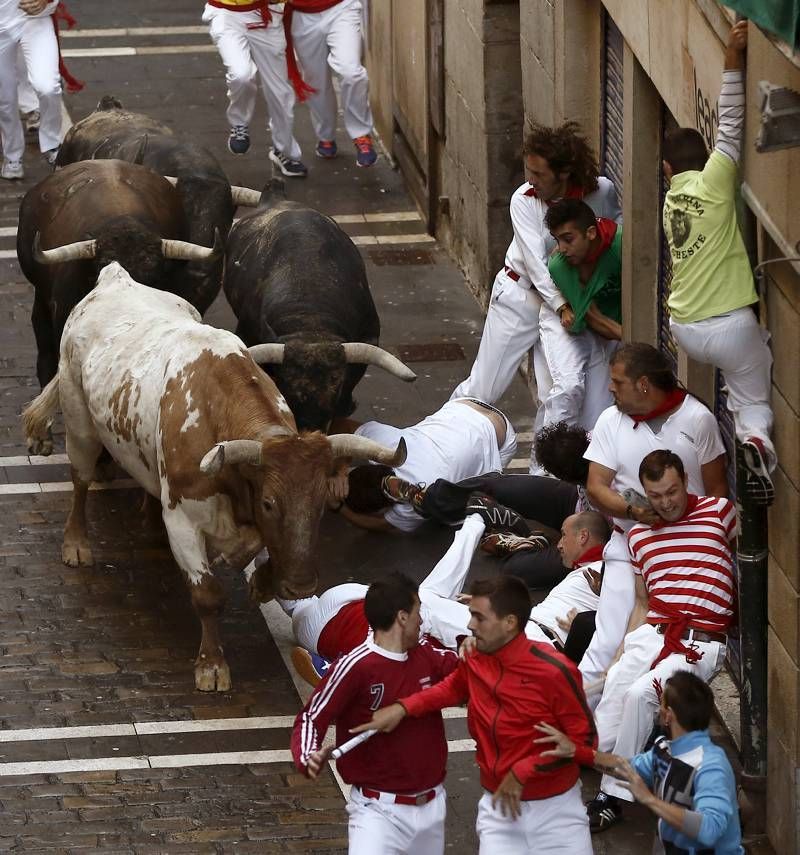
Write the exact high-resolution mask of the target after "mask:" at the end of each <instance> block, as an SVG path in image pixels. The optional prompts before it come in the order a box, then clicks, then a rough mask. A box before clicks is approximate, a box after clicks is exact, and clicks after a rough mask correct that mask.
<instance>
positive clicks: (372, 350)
mask: <svg viewBox="0 0 800 855" xmlns="http://www.w3.org/2000/svg"><path fill="white" fill-rule="evenodd" d="M342 348H343V349H344V358H345V360H346V361H347V362H357V363H361V364H362V365H377V366H378V368H383V370H384V371H388V372H389V373H390V374H394V376H395V377H399V378H400V379H401V380H405V381H406V383H411V381H412V380H416V379H417V375H416V374H415V373H414V372H413V371H412V370H411V369H410V368H409V367H408V366H407V365H406V364H405V363H404V362H401V361H400V360H399V359H398V358H397V357H396V356H392V354H391V353H389V352H388V351H386V350H384V349H383V348H382V347H376V346H375V345H374V344H365V343H364V342H363V341H348V342H345V343H344V344H343V345H342Z"/></svg>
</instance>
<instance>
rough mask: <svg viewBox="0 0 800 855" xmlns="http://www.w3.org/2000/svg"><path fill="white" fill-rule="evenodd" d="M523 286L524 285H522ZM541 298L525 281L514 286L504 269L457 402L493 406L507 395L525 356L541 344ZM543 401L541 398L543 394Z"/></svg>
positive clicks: (456, 394)
mask: <svg viewBox="0 0 800 855" xmlns="http://www.w3.org/2000/svg"><path fill="white" fill-rule="evenodd" d="M520 283H523V284H520ZM541 306H542V298H541V297H540V296H539V292H538V291H536V289H535V288H531V287H529V284H528V281H527V280H526V279H522V280H520V282H515V281H514V280H513V279H511V278H510V277H509V275H508V274H507V273H506V271H505V269H502V270H500V272H499V273H498V274H497V276H495V279H494V285H493V286H492V296H491V298H490V300H489V309H488V311H487V313H486V321H485V323H484V325H483V334H482V335H481V343H480V345H479V347H478V355H477V356H476V357H475V362H474V363H473V365H472V370H471V371H470V375H469V377H468V378H467V379H466V380H464V381H463V382H461V383H459V384H458V386H456V388H455V389H454V390H453V394H452V395H451V396H450V400H451V401H452V400H454V399H455V398H479V399H480V400H481V401H486V402H487V403H488V404H493V403H495V401H497V399H498V398H499V397H500V396H501V395H502V394H503V392H505V391H506V389H507V388H508V387H509V385H510V383H511V381H512V380H513V378H514V372H515V371H516V370H517V368H518V367H519V364H520V362H522V360H523V359H524V358H525V355H526V353H527V352H528V351H529V350H530V349H531V348H532V347H533V346H534V345H535V344H536V342H537V341H538V340H539V310H540V308H541ZM540 397H541V394H540Z"/></svg>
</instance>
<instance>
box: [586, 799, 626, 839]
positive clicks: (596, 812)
mask: <svg viewBox="0 0 800 855" xmlns="http://www.w3.org/2000/svg"><path fill="white" fill-rule="evenodd" d="M586 813H587V814H589V831H591V832H592V834H598V833H600V832H601V831H608V829H609V828H611V826H612V825H616V824H617V823H618V822H620V821H621V819H622V805H621V804H620V801H619V799H618V798H616V797H615V796H609V795H608V794H607V793H604V792H603V791H602V790H600V792H599V793H598V794H597V795H596V796H595V797H594V798H593V799H592V800H591V801H590V802H587V803H586Z"/></svg>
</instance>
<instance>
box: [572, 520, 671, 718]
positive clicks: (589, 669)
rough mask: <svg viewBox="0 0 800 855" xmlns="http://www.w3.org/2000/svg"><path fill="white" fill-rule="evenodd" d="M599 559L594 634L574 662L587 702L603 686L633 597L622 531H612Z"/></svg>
mask: <svg viewBox="0 0 800 855" xmlns="http://www.w3.org/2000/svg"><path fill="white" fill-rule="evenodd" d="M603 561H605V570H604V572H603V586H602V587H601V588H600V602H599V603H598V606H597V615H596V617H595V630H594V635H593V636H592V640H591V641H590V642H589V647H588V648H587V649H586V653H584V654H583V659H581V661H580V664H579V665H578V670H579V671H580V672H581V676H582V677H583V690H584V692H586V697H587V698H588V700H589V703H590V704H592V703H596V702H597V700H598V698H599V696H600V692H602V690H603V686H602V680H603V678H604V676H605V673H606V671H607V669H608V666H609V665H610V664H611V661H612V660H613V658H614V656H615V655H616V653H617V650H619V646H620V644H622V640H623V638H624V637H625V630H626V629H627V628H628V618H629V617H630V615H631V612H632V611H633V604H634V601H635V599H636V587H635V583H634V578H633V567H632V566H631V562H630V558H629V554H628V540H627V537H626V536H625V535H624V534H621V533H620V532H618V531H615V532H613V533H612V535H611V539H610V540H609V541H608V543H607V544H606V546H605V549H604V550H603ZM653 659H655V656H654V657H653ZM651 661H652V660H651Z"/></svg>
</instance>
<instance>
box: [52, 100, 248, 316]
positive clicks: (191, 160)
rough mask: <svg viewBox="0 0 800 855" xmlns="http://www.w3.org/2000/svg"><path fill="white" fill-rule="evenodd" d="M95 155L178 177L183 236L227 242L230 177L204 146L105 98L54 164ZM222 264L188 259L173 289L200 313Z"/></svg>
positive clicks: (214, 290) (66, 141)
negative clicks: (184, 223)
mask: <svg viewBox="0 0 800 855" xmlns="http://www.w3.org/2000/svg"><path fill="white" fill-rule="evenodd" d="M96 158H99V159H109V158H114V159H116V160H126V161H128V162H130V163H141V164H143V165H144V166H149V167H150V169H152V170H153V171H154V172H158V173H159V174H160V175H168V176H171V177H174V178H177V179H178V183H177V188H178V193H179V195H180V201H181V205H182V207H183V215H184V218H185V221H186V223H187V228H188V232H187V237H186V238H185V240H188V241H190V242H191V243H195V244H199V245H200V246H211V245H212V244H213V242H214V234H215V232H219V234H220V236H221V237H222V239H223V241H224V240H225V237H226V236H227V234H228V230H229V229H230V227H231V222H232V221H233V213H234V208H235V206H234V204H233V201H232V199H231V188H230V184H229V183H228V179H227V178H226V176H225V173H224V171H223V169H222V167H221V166H220V165H219V162H218V161H217V159H216V158H215V157H214V155H213V154H211V152H209V151H208V150H207V149H205V148H203V147H202V146H198V145H195V144H194V143H190V142H187V141H185V140H182V139H180V137H177V136H175V134H173V132H172V131H171V130H170V128H169V127H167V126H166V125H164V124H162V123H161V122H159V121H157V120H156V119H152V118H150V117H149V116H145V115H142V114H141V113H131V112H128V111H127V110H124V109H122V105H121V104H120V102H119V101H117V100H116V99H115V98H113V97H111V96H106V97H104V98H103V99H102V100H101V101H100V103H99V104H98V105H97V109H96V110H95V111H94V112H93V113H90V114H89V115H88V116H87V117H86V118H85V119H81V121H79V122H77V123H76V124H75V125H73V126H72V127H71V128H70V130H69V131H68V132H67V135H66V137H65V138H64V142H63V143H62V144H61V148H60V150H59V153H58V158H57V160H56V165H57V166H66V165H67V164H69V163H76V162H77V161H79V160H92V159H96ZM222 265H223V259H222V256H220V257H219V258H217V259H215V260H213V261H212V262H208V263H205V264H203V263H195V262H189V263H188V264H186V265H185V266H184V268H183V269H182V270H181V271H180V272H179V274H178V278H177V280H176V281H175V283H174V284H173V287H172V289H171V290H173V291H174V292H175V293H176V294H179V295H180V296H181V297H183V298H184V299H185V300H188V301H189V302H190V303H191V304H192V305H193V306H194V307H195V308H196V309H197V310H198V311H199V312H200V313H201V314H204V313H205V311H206V310H207V309H208V307H209V306H210V305H211V304H212V303H213V302H214V298H215V297H216V296H217V294H218V293H219V288H220V284H221V279H222ZM123 266H124V265H123Z"/></svg>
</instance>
